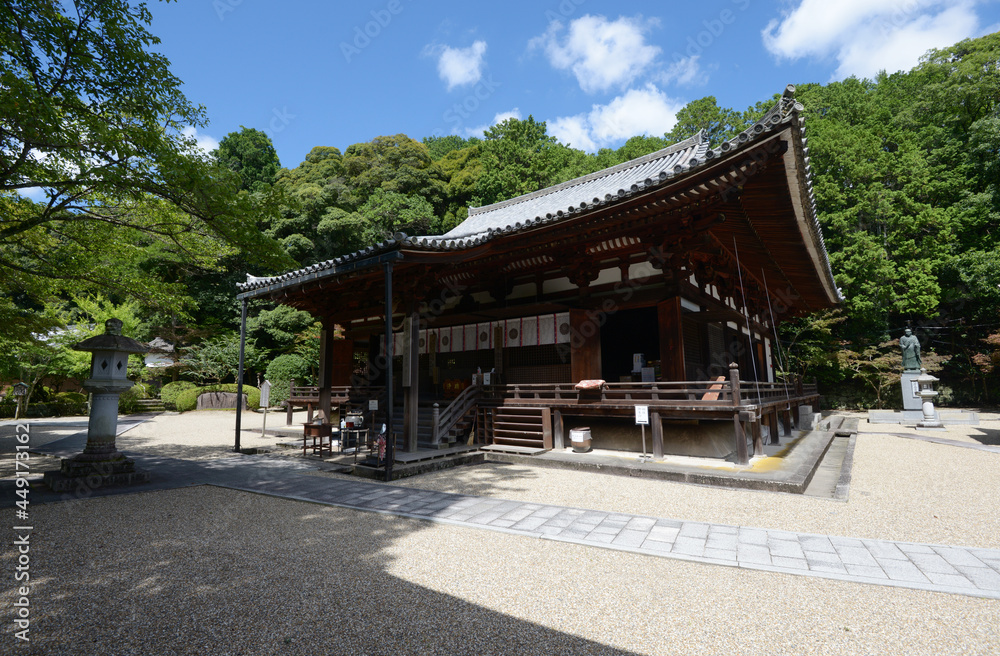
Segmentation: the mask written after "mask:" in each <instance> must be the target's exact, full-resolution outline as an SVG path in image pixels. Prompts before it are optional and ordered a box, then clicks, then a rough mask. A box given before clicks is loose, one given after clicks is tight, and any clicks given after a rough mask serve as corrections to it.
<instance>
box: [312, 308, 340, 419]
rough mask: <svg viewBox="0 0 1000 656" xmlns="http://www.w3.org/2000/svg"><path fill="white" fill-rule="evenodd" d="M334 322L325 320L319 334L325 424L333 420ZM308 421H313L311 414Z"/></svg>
mask: <svg viewBox="0 0 1000 656" xmlns="http://www.w3.org/2000/svg"><path fill="white" fill-rule="evenodd" d="M333 328H334V326H333V322H332V321H330V320H329V319H327V318H324V319H323V329H322V330H321V331H320V332H319V416H320V417H321V418H322V420H323V423H324V424H329V423H330V419H331V416H330V415H331V408H330V386H331V385H332V384H333V382H332V381H333V349H334V347H333ZM309 414H310V417H309V418H308V421H311V420H312V417H311V415H312V413H309Z"/></svg>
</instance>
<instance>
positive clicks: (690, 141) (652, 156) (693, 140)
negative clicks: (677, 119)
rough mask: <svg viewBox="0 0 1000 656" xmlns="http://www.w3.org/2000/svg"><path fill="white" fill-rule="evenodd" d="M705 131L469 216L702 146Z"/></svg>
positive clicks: (474, 210) (476, 210)
mask: <svg viewBox="0 0 1000 656" xmlns="http://www.w3.org/2000/svg"><path fill="white" fill-rule="evenodd" d="M704 133H705V131H704V130H698V132H697V133H696V134H694V135H693V136H690V137H688V138H687V139H685V140H684V141H678V142H677V143H675V144H671V145H669V146H667V147H666V148H661V149H660V150H657V151H655V152H652V153H648V154H646V155H643V156H641V157H636V158H635V159H630V160H629V161H627V162H622V163H621V164H616V165H614V166H612V167H610V168H606V169H601V170H600V171H594V172H593V173H588V174H586V175H581V176H580V177H578V178H573V179H572V180H567V181H566V182H560V183H559V184H556V185H552V186H551V187H545V188H544V189H539V190H537V191H532V192H529V193H527V194H522V195H520V196H515V197H514V198H508V199H507V200H502V201H499V202H496V203H490V204H489V205H483V206H482V207H470V208H469V216H470V217H471V216H475V215H476V214H480V213H483V212H492V211H493V210H498V209H501V208H504V207H510V206H511V205H517V204H518V203H523V202H526V201H529V200H534V199H535V198H541V197H542V196H547V195H549V194H554V193H556V192H559V191H563V190H564V189H569V188H571V187H575V186H577V185H581V184H585V183H587V182H592V181H594V180H599V179H601V178H605V177H608V176H609V175H614V174H616V173H619V172H621V171H626V170H628V169H632V168H636V167H639V166H642V165H643V164H647V163H649V162H652V161H654V160H658V159H662V158H664V157H669V156H670V155H673V154H674V153H677V152H680V151H682V150H685V149H687V148H690V147H691V146H701V145H702V144H703V142H704V140H705V134H704ZM704 147H705V148H706V149H707V148H708V144H707V143H705V144H704Z"/></svg>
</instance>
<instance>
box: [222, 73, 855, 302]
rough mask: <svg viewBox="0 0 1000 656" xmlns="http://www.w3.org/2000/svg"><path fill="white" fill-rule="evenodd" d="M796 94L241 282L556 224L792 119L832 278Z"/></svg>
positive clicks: (811, 212) (274, 279)
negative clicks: (411, 230)
mask: <svg viewBox="0 0 1000 656" xmlns="http://www.w3.org/2000/svg"><path fill="white" fill-rule="evenodd" d="M794 93H795V88H794V87H793V86H791V85H789V86H788V87H787V88H786V89H785V92H784V94H783V96H782V97H781V99H780V100H779V101H778V102H777V103H776V104H775V105H774V107H772V108H771V109H770V110H769V111H768V112H767V113H766V114H765V115H764V116H763V117H762V118H761V119H760V120H759V121H757V122H756V123H754V124H753V125H752V126H750V127H749V128H747V129H746V130H744V131H743V132H741V133H739V134H738V135H737V136H736V137H734V138H733V139H730V140H729V141H725V142H723V143H722V144H720V145H719V146H718V147H716V148H714V149H710V148H709V144H708V143H706V142H705V141H704V135H703V134H702V133H701V132H699V133H698V134H696V135H694V136H693V137H691V138H689V139H686V140H684V141H681V142H679V143H677V144H674V145H672V146H669V147H667V148H664V149H662V150H659V151H656V152H655V153H650V154H648V155H644V156H643V157H639V158H637V159H634V160H631V161H628V162H624V163H622V164H619V165H617V166H613V167H611V168H608V169H604V170H602V171H597V172H595V173H591V174H589V175H585V176H582V177H580V178H576V179H573V180H569V181H567V182H563V183H561V184H558V185H555V186H552V187H547V188H545V189H540V190H539V191H535V192H532V193H530V194H525V195H523V196H518V197H516V198H511V199H510V200H505V201H502V202H499V203H494V204H492V205H486V206H484V207H476V208H470V210H469V217H468V218H467V219H466V220H465V221H463V222H462V223H461V224H459V225H458V226H456V227H455V228H453V229H452V230H450V231H449V232H448V233H446V234H444V235H428V236H422V237H410V236H408V235H406V234H404V233H396V234H395V235H394V236H393V237H392V238H391V239H388V240H386V241H383V242H381V243H378V244H375V245H374V246H369V247H368V248H364V249H361V250H359V251H355V252H354V253H350V254H348V255H344V256H341V257H337V258H333V259H331V260H327V261H325V262H319V263H317V264H313V265H311V266H308V267H304V268H302V269H297V270H295V271H289V272H288V273H285V274H282V275H279V276H271V277H266V278H255V277H252V276H247V282H246V283H244V284H240V285H238V287H239V289H240V291H241V292H243V293H244V294H246V293H247V292H251V291H253V290H257V289H263V288H265V287H276V288H281V287H284V286H286V285H291V284H298V283H299V282H303V281H305V280H308V279H314V278H318V277H323V275H324V273H336V272H339V271H341V270H344V269H351V268H355V267H357V266H363V265H362V262H363V261H365V260H368V259H370V258H374V257H377V256H379V255H382V254H385V253H389V252H391V251H397V250H400V249H402V248H406V249H408V250H424V251H457V250H464V249H467V248H471V247H474V246H479V245H480V244H483V243H485V242H487V241H490V240H492V239H495V238H497V237H500V236H505V235H509V234H512V233H515V232H520V231H523V230H529V229H533V228H536V227H540V226H543V225H547V224H551V223H556V222H559V221H562V220H565V219H568V218H571V217H575V216H579V215H580V214H581V213H583V212H590V211H592V210H594V209H596V208H598V207H604V206H608V205H613V204H616V203H618V202H621V201H624V200H626V199H628V198H631V197H633V196H634V195H636V194H637V193H643V192H645V191H646V190H648V189H651V188H655V187H657V186H659V185H662V184H667V183H670V184H672V183H675V182H676V181H678V180H682V179H683V178H685V177H687V176H688V175H691V174H695V173H697V172H698V171H699V170H701V169H703V168H705V167H706V166H708V165H710V164H711V163H712V162H713V160H716V159H718V158H719V157H724V156H727V155H729V154H730V153H733V152H736V151H738V150H743V149H745V148H747V147H750V146H752V145H753V144H754V143H755V142H757V141H759V140H761V139H763V138H765V137H766V136H769V135H771V134H774V133H775V132H777V131H780V130H783V129H785V128H786V127H788V126H793V127H794V128H796V130H797V132H798V134H799V136H800V139H801V144H802V152H803V154H804V158H805V180H806V187H807V188H806V191H807V194H808V203H807V205H806V206H805V207H804V208H803V209H804V211H805V213H806V217H805V218H806V221H807V224H808V228H809V230H810V232H812V234H813V236H814V238H815V239H816V241H817V243H818V244H819V245H820V246H821V248H820V249H819V252H820V253H821V259H822V264H823V268H824V269H825V270H824V271H822V272H819V273H820V275H821V276H827V277H828V280H830V281H831V282H832V280H833V273H832V271H831V269H830V262H829V258H828V256H827V253H826V247H825V243H824V241H823V236H822V233H821V232H820V226H819V219H818V216H817V212H816V203H815V197H814V196H813V192H812V185H811V174H810V170H811V167H810V165H809V157H808V152H809V149H808V148H806V147H805V146H806V140H805V138H804V137H803V136H802V134H803V133H804V131H805V130H804V125H805V119H804V118H802V117H801V116H800V112H801V111H802V109H803V107H802V105H801V104H799V103H798V102H796V101H795V99H794ZM834 288H835V287H834ZM251 296H252V294H251ZM838 296H839V292H838Z"/></svg>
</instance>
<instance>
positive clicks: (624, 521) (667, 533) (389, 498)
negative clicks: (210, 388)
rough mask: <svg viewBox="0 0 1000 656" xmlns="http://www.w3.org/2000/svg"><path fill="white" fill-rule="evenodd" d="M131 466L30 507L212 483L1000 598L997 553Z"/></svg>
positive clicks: (203, 463)
mask: <svg viewBox="0 0 1000 656" xmlns="http://www.w3.org/2000/svg"><path fill="white" fill-rule="evenodd" d="M85 438H86V434H85V433H84V434H83V436H82V438H81V436H80V435H79V434H78V435H73V436H69V437H66V438H63V439H60V440H56V441H53V442H51V443H49V444H46V445H43V446H41V447H40V448H38V449H37V450H38V451H40V452H47V453H50V454H52V455H64V454H67V453H73V452H75V451H78V450H79V448H80V445H81V439H82V440H83V441H85ZM130 457H134V458H135V461H136V466H137V467H141V468H144V469H148V470H149V471H150V472H151V474H152V477H151V481H150V483H149V484H146V485H141V486H137V487H134V488H109V489H106V490H93V491H86V490H85V491H81V492H79V493H77V494H55V493H52V492H49V491H47V490H44V489H39V488H33V489H32V503H46V502H55V501H63V500H71V499H80V498H87V497H91V496H104V495H109V494H129V493H134V492H144V491H150V490H158V489H161V490H162V489H171V488H178V487H185V486H190V485H205V484H208V485H218V486H221V487H226V488H230V489H236V490H244V491H248V492H256V493H261V494H267V495H272V496H277V497H282V498H287V499H298V500H302V501H310V502H314V503H321V504H329V505H334V506H340V507H344V508H353V509H357V510H364V511H371V512H380V513H387V514H392V515H398V516H403V517H411V518H417V519H423V520H428V521H435V522H442V523H447V524H453V525H457V526H464V527H470V528H478V529H485V530H492V531H502V532H505V533H513V534H517V535H523V536H526V537H533V538H541V539H547V540H557V541H561V542H570V543H573V544H579V545H584V546H590V547H602V548H606V549H618V550H621V551H628V552H633V553H641V554H646V555H649V556H659V557H666V558H675V559H681V560H688V561H694V562H700V563H709V564H714V565H727V566H731V567H742V568H747V569H755V570H764V571H769V572H779V573H783V574H796V575H802V576H814V577H821V578H827V579H836V580H841V581H851V582H856V583H870V584H876V585H886V586H897V587H905V588H914V589H919V590H929V591H934V592H945V593H951V594H961V595H970V596H976V597H988V598H994V599H1000V549H977V548H967V547H957V546H942V545H931V544H916V543H909V542H894V541H889V540H867V539H855V538H848V537H837V536H827V535H814V534H810V533H795V532H789V531H778V530H770V529H761V528H751V527H745V526H728V525H724V524H707V523H702V522H690V521H684V520H677V519H664V518H657V517H643V516H637V515H627V514H621V513H610V512H603V511H596V510H583V509H578V508H566V507H562V506H549V505H542V504H535V503H524V502H519V501H506V500H503V499H494V498H485V497H476V496H468V495H460V494H451V493H446V492H434V491H426V490H418V489H412V488H404V487H397V486H393V485H386V484H382V483H374V482H369V481H364V480H354V479H344V478H339V477H333V476H322V475H316V473H317V471H316V470H317V469H320V468H321V467H322V466H323V463H321V462H318V461H312V460H302V459H297V458H280V457H277V458H275V457H267V456H252V457H230V458H219V459H216V460H200V461H191V460H180V459H175V458H156V457H148V456H142V455H140V454H130ZM38 478H40V477H38ZM14 490H15V488H14V482H13V481H2V482H0V507H3V506H10V505H13V500H14V499H15V498H16V496H15V495H14V493H13V492H14Z"/></svg>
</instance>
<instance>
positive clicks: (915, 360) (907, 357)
mask: <svg viewBox="0 0 1000 656" xmlns="http://www.w3.org/2000/svg"><path fill="white" fill-rule="evenodd" d="M899 347H900V348H901V349H903V371H920V341H919V340H918V339H917V336H916V335H914V334H913V331H912V330H910V329H909V328H907V329H906V331H905V333H904V335H903V336H902V337H900V338H899Z"/></svg>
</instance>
